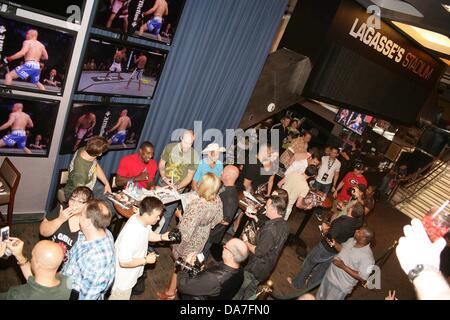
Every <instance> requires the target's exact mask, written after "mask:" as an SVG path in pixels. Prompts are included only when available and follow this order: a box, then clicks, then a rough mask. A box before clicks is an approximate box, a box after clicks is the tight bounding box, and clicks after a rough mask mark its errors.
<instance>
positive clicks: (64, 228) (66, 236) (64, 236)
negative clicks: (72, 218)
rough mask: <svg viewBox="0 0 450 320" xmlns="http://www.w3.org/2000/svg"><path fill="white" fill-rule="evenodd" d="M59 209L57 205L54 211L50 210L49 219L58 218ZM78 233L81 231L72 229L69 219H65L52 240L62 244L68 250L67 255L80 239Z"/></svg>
mask: <svg viewBox="0 0 450 320" xmlns="http://www.w3.org/2000/svg"><path fill="white" fill-rule="evenodd" d="M65 208H67V206H65V207H63V209H65ZM59 210H60V207H59V206H56V207H55V208H54V209H53V210H52V211H50V212H49V213H48V214H47V216H46V218H47V220H48V221H52V220H55V219H56V218H58V216H59ZM78 233H79V231H75V232H72V231H70V225H69V221H65V222H64V223H63V224H62V225H61V226H60V227H59V228H58V230H56V232H55V233H54V234H53V235H52V241H54V242H56V243H58V244H60V245H61V246H62V247H63V249H64V251H65V252H66V257H67V252H69V251H70V249H72V247H73V246H74V244H75V242H77V240H78Z"/></svg>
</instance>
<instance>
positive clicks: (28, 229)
mask: <svg viewBox="0 0 450 320" xmlns="http://www.w3.org/2000/svg"><path fill="white" fill-rule="evenodd" d="M302 218H303V213H301V212H297V213H293V214H292V215H291V218H290V220H289V227H290V231H291V232H292V233H294V232H295V231H296V230H297V228H298V226H299V224H300V222H301V219H302ZM367 222H368V225H369V226H370V227H371V228H372V229H373V230H374V231H375V234H376V238H375V239H376V241H375V243H374V246H373V252H374V256H375V258H377V257H379V256H380V255H381V254H382V253H383V252H385V250H386V249H387V248H388V247H389V246H391V245H392V244H393V242H394V241H395V240H398V239H399V237H400V236H401V234H402V227H403V226H404V225H405V224H407V223H408V222H409V218H408V217H407V216H405V215H403V214H402V213H400V212H398V211H397V210H396V209H394V208H392V207H391V206H389V205H388V204H384V203H377V205H376V207H375V209H374V211H373V212H372V213H371V214H370V216H369V218H368V221H367ZM172 223H174V222H172ZM318 224H319V223H318V221H317V220H316V219H315V218H314V217H313V218H312V219H311V220H310V221H309V223H308V225H307V226H306V228H305V230H304V231H303V234H302V235H301V238H302V240H304V242H305V243H306V245H307V247H308V250H309V249H311V248H312V247H314V246H315V245H316V244H317V243H318V241H319V239H320V234H319V230H318V228H317V226H318ZM11 235H12V236H17V237H19V238H21V239H22V240H24V241H25V253H26V255H27V256H28V257H29V256H30V252H31V248H32V246H33V245H34V244H35V243H36V242H37V241H38V240H39V224H38V223H26V224H25V223H24V224H15V225H14V226H13V227H12V228H11ZM157 250H158V251H159V253H160V257H159V258H158V261H157V263H156V265H154V266H149V267H148V268H147V269H146V270H147V279H146V290H145V292H144V293H143V294H141V295H139V296H132V299H136V300H151V299H156V292H157V291H161V290H164V288H165V286H166V284H167V282H168V280H169V277H170V274H171V272H172V270H173V260H172V258H171V256H170V250H169V248H163V247H162V248H157ZM209 263H211V258H210V261H209ZM300 266H301V261H299V260H298V258H297V255H296V253H295V247H292V246H287V247H286V248H285V249H284V251H283V253H282V255H281V257H280V259H279V261H278V264H277V266H276V268H275V270H274V272H273V274H272V276H271V280H273V282H274V295H276V296H288V295H289V294H292V293H293V292H294V290H293V289H292V288H291V287H290V286H289V284H288V283H287V281H286V277H288V276H293V275H295V274H296V273H297V272H298V271H299V270H300ZM22 281H24V280H23V278H22V277H21V275H20V270H19V268H18V266H17V264H16V262H15V259H14V258H8V259H0V292H4V291H7V290H8V288H9V287H10V286H14V285H18V284H21V283H22ZM392 289H395V290H396V293H397V297H398V298H399V299H400V300H410V299H415V298H416V297H415V293H414V288H413V287H412V285H411V284H410V283H409V281H408V279H407V277H406V275H405V274H404V273H403V271H402V270H401V268H400V265H399V263H398V260H397V257H396V255H395V252H393V254H392V255H391V256H390V257H389V258H388V259H387V261H386V263H385V264H384V265H383V266H382V268H381V289H373V290H369V289H365V288H362V287H358V288H356V289H355V290H354V292H353V293H352V294H351V296H349V297H348V299H349V300H381V299H384V297H385V296H386V295H387V293H388V290H392ZM268 299H272V298H271V297H269V298H268Z"/></svg>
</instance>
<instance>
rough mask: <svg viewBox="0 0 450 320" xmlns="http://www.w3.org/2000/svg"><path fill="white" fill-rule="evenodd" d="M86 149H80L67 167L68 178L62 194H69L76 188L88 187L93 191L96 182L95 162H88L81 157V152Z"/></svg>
mask: <svg viewBox="0 0 450 320" xmlns="http://www.w3.org/2000/svg"><path fill="white" fill-rule="evenodd" d="M85 149H86V148H80V149H79V150H78V151H77V152H75V155H74V156H73V158H72V161H71V162H70V165H69V178H68V180H67V184H66V186H65V187H64V193H65V194H66V195H67V194H71V193H72V191H73V190H74V189H75V188H76V187H83V186H85V187H88V188H89V189H91V190H92V189H93V188H94V185H95V182H96V181H97V160H94V161H88V160H85V159H83V158H82V157H81V152H82V151H83V150H85Z"/></svg>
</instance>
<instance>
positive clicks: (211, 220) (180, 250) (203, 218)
mask: <svg viewBox="0 0 450 320" xmlns="http://www.w3.org/2000/svg"><path fill="white" fill-rule="evenodd" d="M219 188H220V179H219V178H218V177H217V176H215V175H214V174H213V173H207V174H205V175H204V176H203V177H202V179H201V180H200V184H199V185H198V190H197V196H198V197H197V198H195V199H194V200H192V202H191V203H189V205H187V207H186V208H185V213H184V214H183V216H182V217H181V221H180V224H179V225H178V228H179V229H180V232H181V243H180V244H176V245H174V246H173V248H172V249H173V256H174V259H175V260H177V259H178V258H182V259H183V260H184V261H186V258H187V256H188V255H189V254H190V253H192V252H196V253H200V252H202V250H203V248H204V246H205V244H206V242H207V241H208V238H209V233H210V232H211V229H212V228H214V227H215V226H216V225H217V224H219V223H220V222H222V220H223V210H222V200H220V197H219V195H218V193H219ZM176 288H177V274H176V273H175V272H174V273H173V274H172V277H171V279H170V283H169V288H168V289H167V290H166V292H158V293H157V296H158V298H159V299H160V300H174V299H175V297H176V292H177V290H176Z"/></svg>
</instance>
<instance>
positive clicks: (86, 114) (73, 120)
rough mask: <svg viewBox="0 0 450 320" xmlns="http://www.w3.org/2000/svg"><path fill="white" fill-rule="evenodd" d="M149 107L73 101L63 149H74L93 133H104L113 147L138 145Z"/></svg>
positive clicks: (67, 151)
mask: <svg viewBox="0 0 450 320" xmlns="http://www.w3.org/2000/svg"><path fill="white" fill-rule="evenodd" d="M148 108H149V107H148V106H145V105H129V104H92V103H81V102H80V103H74V104H73V106H72V110H71V112H70V115H69V120H68V121H67V124H66V130H65V133H64V137H63V142H62V146H61V151H60V153H61V154H64V153H72V152H75V151H76V150H77V149H78V148H80V147H82V146H84V145H86V143H87V141H88V140H89V139H90V138H91V137H93V136H102V137H105V138H106V139H107V140H108V144H109V149H110V150H124V149H135V148H136V147H137V143H138V142H139V138H140V137H141V132H142V129H143V127H144V123H145V119H146V118H147V112H148Z"/></svg>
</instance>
